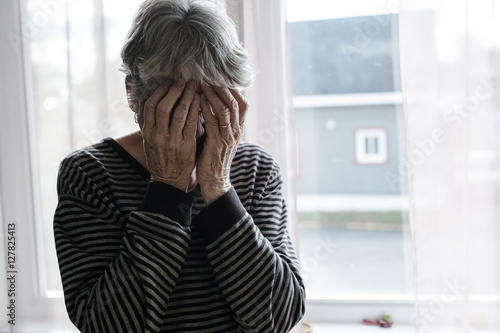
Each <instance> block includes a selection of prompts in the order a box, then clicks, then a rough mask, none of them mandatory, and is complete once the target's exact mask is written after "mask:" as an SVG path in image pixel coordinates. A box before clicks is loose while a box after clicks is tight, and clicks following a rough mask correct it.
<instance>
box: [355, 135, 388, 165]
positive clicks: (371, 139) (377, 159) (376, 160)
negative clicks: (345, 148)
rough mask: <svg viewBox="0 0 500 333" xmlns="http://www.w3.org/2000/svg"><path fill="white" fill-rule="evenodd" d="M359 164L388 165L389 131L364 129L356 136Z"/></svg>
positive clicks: (356, 155)
mask: <svg viewBox="0 0 500 333" xmlns="http://www.w3.org/2000/svg"><path fill="white" fill-rule="evenodd" d="M354 142H355V143H354V149H355V154H354V156H355V159H356V163H357V164H386V163H387V161H388V157H389V156H388V147H387V146H388V142H387V131H386V130H385V129H384V128H362V129H358V130H356V131H355V134H354Z"/></svg>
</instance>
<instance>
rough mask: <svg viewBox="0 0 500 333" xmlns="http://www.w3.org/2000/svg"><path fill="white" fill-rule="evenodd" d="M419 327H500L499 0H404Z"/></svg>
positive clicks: (407, 168) (404, 168) (407, 163)
mask: <svg viewBox="0 0 500 333" xmlns="http://www.w3.org/2000/svg"><path fill="white" fill-rule="evenodd" d="M401 5H402V6H401V11H400V47H401V49H400V51H401V70H402V83H403V94H404V107H405V115H406V129H407V138H408V156H407V158H406V160H403V161H400V164H401V167H400V170H401V172H402V174H401V177H402V178H401V179H404V177H406V172H408V176H409V178H408V179H409V189H410V199H411V200H410V201H411V203H410V205H411V209H410V220H411V226H412V237H413V249H414V283H415V295H416V302H415V313H414V316H413V317H412V318H410V320H414V323H415V324H416V327H417V331H418V332H440V333H441V332H475V331H476V330H481V331H488V332H500V321H499V318H500V297H499V295H500V245H499V239H500V219H499V216H500V215H499V213H500V159H499V158H500V140H499V139H500V138H499V135H498V134H499V133H500V109H499V107H500V104H499V94H498V83H499V75H500V74H499V73H500V72H499V71H498V69H499V64H500V58H499V55H500V50H499V36H500V35H499V27H498V14H499V11H498V8H497V6H498V5H500V4H499V2H498V1H494V0H473V1H472V0H453V1H451V0H432V1H422V0H403V1H402V3H401Z"/></svg>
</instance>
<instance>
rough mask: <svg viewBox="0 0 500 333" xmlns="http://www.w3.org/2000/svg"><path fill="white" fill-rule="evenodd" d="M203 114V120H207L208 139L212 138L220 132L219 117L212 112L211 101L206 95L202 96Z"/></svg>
mask: <svg viewBox="0 0 500 333" xmlns="http://www.w3.org/2000/svg"><path fill="white" fill-rule="evenodd" d="M201 114H202V115H203V119H205V129H206V131H207V137H209V136H212V135H213V134H214V133H218V132H219V121H218V120H217V117H216V116H215V114H214V113H213V112H212V109H211V107H210V104H209V101H208V99H207V97H206V96H205V94H202V95H201Z"/></svg>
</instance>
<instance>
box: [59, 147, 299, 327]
mask: <svg viewBox="0 0 500 333" xmlns="http://www.w3.org/2000/svg"><path fill="white" fill-rule="evenodd" d="M149 176H150V174H149V172H148V171H147V170H146V169H145V168H144V167H143V166H142V165H141V164H140V163H139V162H138V161H137V160H135V159H134V158H133V157H132V156H131V155H130V154H129V153H128V152H127V151H126V150H125V149H123V148H122V147H121V146H120V145H119V144H118V143H117V142H116V141H115V140H113V139H111V138H106V139H103V140H102V141H100V142H99V143H97V144H94V145H92V146H90V147H86V148H83V149H80V150H78V151H76V152H73V153H72V154H70V155H68V156H67V157H66V158H65V159H64V160H63V161H62V162H61V165H60V168H59V175H58V182H57V190H58V196H59V202H58V206H57V209H56V212H55V216H54V235H55V242H56V250H57V256H58V261H59V268H60V273H61V279H62V284H63V289H64V296H65V303H66V308H67V311H68V314H69V317H70V319H71V320H72V322H73V323H74V324H75V326H76V327H77V328H78V329H79V330H81V331H82V332H88V333H98V332H106V333H111V332H132V333H135V332H137V333H139V332H148V333H149V332H266V333H267V332H279V333H283V332H288V331H289V330H290V329H291V328H292V327H293V326H294V325H295V324H296V323H297V322H298V321H299V320H300V318H301V317H302V315H303V313H304V303H305V290H304V285H303V281H302V278H301V275H300V271H299V265H298V262H297V259H296V256H295V253H294V249H293V247H292V244H291V242H290V237H289V235H288V232H287V229H286V223H287V212H286V207H285V203H284V200H283V196H282V193H281V188H282V179H281V177H280V174H279V168H278V165H277V164H276V163H275V162H274V161H273V159H272V158H271V157H270V155H268V154H267V153H266V152H264V151H263V150H262V149H261V148H260V147H258V146H255V145H252V144H248V143H242V144H240V146H239V147H238V151H237V153H236V156H235V158H234V160H233V164H232V168H231V183H232V188H231V189H230V190H229V192H227V193H226V194H225V195H223V196H222V197H221V198H219V199H218V200H216V201H215V202H213V203H212V204H210V205H208V206H207V205H205V203H204V200H203V197H202V196H201V192H200V190H199V187H197V188H196V189H195V190H194V191H193V192H191V193H185V192H182V191H180V190H178V189H176V188H174V187H171V186H169V185H166V184H163V183H157V182H149V181H148V178H149Z"/></svg>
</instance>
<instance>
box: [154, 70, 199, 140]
mask: <svg viewBox="0 0 500 333" xmlns="http://www.w3.org/2000/svg"><path fill="white" fill-rule="evenodd" d="M185 86H186V83H185V82H184V81H182V80H179V81H175V83H174V84H172V85H171V86H170V89H169V90H168V92H167V94H166V96H165V97H163V99H162V100H161V101H160V102H159V103H158V105H157V106H156V123H155V126H156V127H157V129H158V131H159V132H163V133H166V132H167V131H168V129H169V126H170V116H171V114H172V110H173V108H174V106H175V103H176V102H177V100H178V99H179V98H180V97H181V95H182V93H183V91H184V87H185ZM191 99H192V97H191ZM187 105H190V103H188V104H187ZM187 108H188V107H186V110H187ZM181 130H182V128H181Z"/></svg>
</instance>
